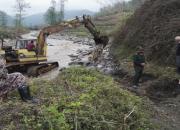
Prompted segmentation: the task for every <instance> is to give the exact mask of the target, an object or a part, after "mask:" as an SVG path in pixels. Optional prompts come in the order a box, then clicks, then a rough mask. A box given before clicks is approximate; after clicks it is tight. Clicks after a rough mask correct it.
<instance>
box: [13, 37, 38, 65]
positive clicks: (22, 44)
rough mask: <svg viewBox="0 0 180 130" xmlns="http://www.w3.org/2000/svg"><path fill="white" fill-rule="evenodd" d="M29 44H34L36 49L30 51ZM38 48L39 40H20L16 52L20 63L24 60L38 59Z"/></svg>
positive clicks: (17, 42)
mask: <svg viewBox="0 0 180 130" xmlns="http://www.w3.org/2000/svg"><path fill="white" fill-rule="evenodd" d="M29 44H32V45H33V46H34V47H33V48H32V49H29V48H28V46H29ZM32 45H31V46H32ZM36 47H37V40H36V39H20V40H17V41H16V46H15V50H16V53H17V55H18V57H19V61H22V59H27V58H34V57H37V55H36Z"/></svg>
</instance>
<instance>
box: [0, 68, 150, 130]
mask: <svg viewBox="0 0 180 130" xmlns="http://www.w3.org/2000/svg"><path fill="white" fill-rule="evenodd" d="M29 84H30V87H31V90H32V91H33V95H35V97H37V98H39V99H40V101H41V103H40V104H38V105H33V104H28V103H22V102H21V101H20V100H18V99H17V98H14V97H17V93H16V94H15V95H14V94H11V95H10V96H9V97H10V99H9V100H8V101H7V102H3V103H1V105H0V110H1V112H2V113H3V114H1V118H0V122H1V124H0V127H1V128H3V130H5V129H6V130H17V129H21V130H42V129H43V130H71V129H78V130H117V129H119V130H134V129H136V130H149V129H151V130H152V129H153V128H152V126H151V124H150V123H149V122H148V119H149V117H148V114H147V113H148V110H146V108H145V107H144V101H143V100H142V99H141V98H139V97H137V96H134V95H133V94H131V93H130V92H128V91H125V90H122V89H121V88H120V86H119V85H118V84H117V83H116V82H115V81H114V80H113V79H112V78H111V77H109V76H105V75H103V74H101V73H100V72H98V71H96V70H91V69H85V68H80V67H78V68H75V67H72V68H69V69H66V70H64V71H63V72H61V74H60V75H59V76H58V77H57V78H56V79H55V80H53V81H44V80H32V81H31V82H30V83H29ZM130 112H132V113H131V114H130V115H129V116H128V117H127V118H126V116H127V115H128V114H129V113H130Z"/></svg>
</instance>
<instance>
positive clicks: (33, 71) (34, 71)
mask: <svg viewBox="0 0 180 130" xmlns="http://www.w3.org/2000/svg"><path fill="white" fill-rule="evenodd" d="M57 67H59V64H58V62H49V63H41V64H39V65H36V66H31V67H29V68H28V70H27V75H28V76H29V77H37V76H39V75H42V74H44V73H47V72H49V71H51V70H53V69H55V68H57Z"/></svg>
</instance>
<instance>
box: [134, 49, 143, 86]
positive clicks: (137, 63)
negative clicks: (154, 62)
mask: <svg viewBox="0 0 180 130" xmlns="http://www.w3.org/2000/svg"><path fill="white" fill-rule="evenodd" d="M145 62H146V61H145V56H144V49H143V48H142V47H138V50H137V53H136V54H135V55H134V56H133V63H134V71H135V75H134V80H133V87H134V88H137V87H138V86H139V80H140V78H141V77H142V74H143V70H144V66H145Z"/></svg>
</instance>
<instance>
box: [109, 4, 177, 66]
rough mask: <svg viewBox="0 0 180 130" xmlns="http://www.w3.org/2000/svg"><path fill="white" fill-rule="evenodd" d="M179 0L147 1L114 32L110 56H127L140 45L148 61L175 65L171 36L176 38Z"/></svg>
mask: <svg viewBox="0 0 180 130" xmlns="http://www.w3.org/2000/svg"><path fill="white" fill-rule="evenodd" d="M179 6H180V1H179V0H170V1H164V0H149V1H147V2H145V4H144V5H143V6H142V7H141V8H140V9H138V10H137V11H136V12H135V13H134V15H132V16H131V17H130V18H129V19H128V20H127V22H126V24H125V25H124V26H123V27H122V26H121V27H119V29H118V30H117V31H116V32H115V33H114V34H115V35H114V41H113V46H112V48H111V52H112V53H111V54H112V55H113V56H114V57H116V58H117V59H118V58H120V57H129V56H130V55H129V54H133V53H134V52H135V51H136V49H135V48H136V47H137V46H139V45H142V46H144V48H145V52H146V56H147V58H148V60H149V61H153V62H154V63H158V64H162V65H175V58H174V57H175V45H176V44H175V42H174V37H175V36H176V35H179V33H180V30H179V26H180V24H179V20H180V15H179V13H180V8H179Z"/></svg>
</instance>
